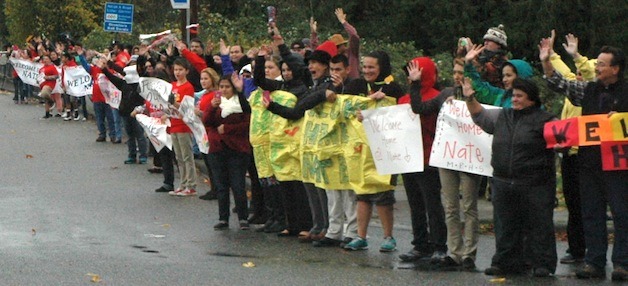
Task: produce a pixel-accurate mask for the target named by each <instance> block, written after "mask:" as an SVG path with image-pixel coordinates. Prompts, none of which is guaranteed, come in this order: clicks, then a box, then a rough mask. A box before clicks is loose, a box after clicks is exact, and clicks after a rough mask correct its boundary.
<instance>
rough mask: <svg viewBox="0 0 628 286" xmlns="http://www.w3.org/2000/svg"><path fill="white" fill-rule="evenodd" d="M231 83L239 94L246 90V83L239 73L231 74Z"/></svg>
mask: <svg viewBox="0 0 628 286" xmlns="http://www.w3.org/2000/svg"><path fill="white" fill-rule="evenodd" d="M231 82H232V83H233V87H235V89H236V90H237V91H239V92H242V89H243V88H244V82H243V80H242V78H241V77H240V76H239V75H238V73H236V72H234V73H232V74H231Z"/></svg>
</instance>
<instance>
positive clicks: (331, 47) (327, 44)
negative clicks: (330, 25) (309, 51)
mask: <svg viewBox="0 0 628 286" xmlns="http://www.w3.org/2000/svg"><path fill="white" fill-rule="evenodd" d="M316 50H317V51H319V50H320V51H325V52H327V53H328V54H329V55H330V56H331V57H332V58H333V57H335V56H336V55H337V54H338V47H336V44H335V43H334V42H332V41H324V42H323V43H322V44H320V46H318V47H317V48H316Z"/></svg>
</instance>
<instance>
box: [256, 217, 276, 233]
mask: <svg viewBox="0 0 628 286" xmlns="http://www.w3.org/2000/svg"><path fill="white" fill-rule="evenodd" d="M273 223H275V221H274V220H272V219H269V220H267V221H266V222H265V223H264V225H263V226H262V227H260V228H256V229H255V232H266V229H267V228H269V227H270V226H271V225H273Z"/></svg>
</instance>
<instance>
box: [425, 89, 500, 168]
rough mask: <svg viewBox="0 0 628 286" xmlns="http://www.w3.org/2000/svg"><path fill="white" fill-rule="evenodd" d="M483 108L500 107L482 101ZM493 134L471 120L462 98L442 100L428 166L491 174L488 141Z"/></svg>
mask: <svg viewBox="0 0 628 286" xmlns="http://www.w3.org/2000/svg"><path fill="white" fill-rule="evenodd" d="M482 106H483V107H484V108H487V109H493V108H499V107H495V106H490V105H482ZM492 143H493V135H490V134H488V133H486V132H484V131H483V130H482V128H480V126H477V125H476V124H475V123H473V119H471V113H470V112H469V109H468V108H467V104H466V103H465V102H464V101H460V100H453V101H452V102H451V103H444V104H443V106H442V107H441V109H440V112H439V114H438V119H437V123H436V136H435V138H434V143H433V144H432V153H431V154H430V163H429V164H430V166H434V167H438V168H444V169H450V170H456V171H462V172H467V173H473V174H478V175H483V176H489V177H491V176H493V167H492V166H491V156H492V154H491V152H492V150H491V145H492Z"/></svg>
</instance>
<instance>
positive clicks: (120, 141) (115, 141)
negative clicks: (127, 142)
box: [111, 139, 122, 144]
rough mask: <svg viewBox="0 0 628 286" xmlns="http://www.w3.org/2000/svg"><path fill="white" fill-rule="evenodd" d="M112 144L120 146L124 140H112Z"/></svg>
mask: <svg viewBox="0 0 628 286" xmlns="http://www.w3.org/2000/svg"><path fill="white" fill-rule="evenodd" d="M111 143H113V144H120V143H122V139H115V140H111Z"/></svg>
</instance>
